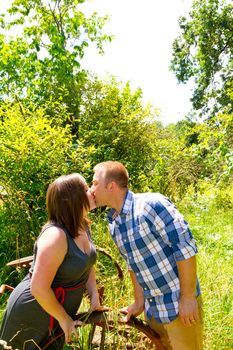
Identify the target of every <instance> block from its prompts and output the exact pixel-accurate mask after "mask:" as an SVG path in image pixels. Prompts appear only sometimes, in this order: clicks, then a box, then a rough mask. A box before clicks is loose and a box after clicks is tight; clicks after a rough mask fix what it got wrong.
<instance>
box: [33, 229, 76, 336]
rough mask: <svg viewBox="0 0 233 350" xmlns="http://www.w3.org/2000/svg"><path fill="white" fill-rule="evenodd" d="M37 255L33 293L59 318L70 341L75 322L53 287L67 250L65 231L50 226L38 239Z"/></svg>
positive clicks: (46, 309)
mask: <svg viewBox="0 0 233 350" xmlns="http://www.w3.org/2000/svg"><path fill="white" fill-rule="evenodd" d="M37 248H38V250H37V256H36V262H35V266H34V271H33V274H32V279H31V293H32V295H33V296H34V297H35V298H36V300H37V301H38V303H39V304H40V305H41V306H42V307H43V309H44V310H45V311H46V312H47V313H48V314H49V315H51V316H53V317H54V318H55V319H57V320H58V322H59V324H60V326H61V328H62V330H63V331H64V333H65V340H66V342H69V341H70V339H71V333H72V332H73V331H75V324H74V321H73V320H72V318H71V317H70V316H69V315H68V314H67V312H66V311H65V309H64V308H63V306H62V305H61V304H60V303H59V302H58V300H57V298H56V296H55V294H54V292H53V290H52V288H51V285H52V282H53V280H54V277H55V275H56V272H57V270H58V268H59V266H60V265H61V263H62V261H63V260H64V257H65V254H66V252H67V239H66V235H65V233H64V232H63V231H62V230H61V229H58V228H57V227H51V228H48V229H47V230H46V231H45V232H44V233H43V234H42V235H41V236H40V238H39V239H38V242H37Z"/></svg>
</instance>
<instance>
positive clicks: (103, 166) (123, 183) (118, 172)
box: [94, 160, 129, 188]
mask: <svg viewBox="0 0 233 350" xmlns="http://www.w3.org/2000/svg"><path fill="white" fill-rule="evenodd" d="M96 170H103V171H104V179H105V184H106V185H107V184H108V183H109V182H111V181H115V182H116V183H117V185H118V186H119V187H121V188H128V182H129V174H128V171H127V169H126V168H125V166H124V165H123V164H122V163H120V162H117V161H113V160H109V161H106V162H102V163H99V164H97V165H96V166H95V167H94V171H96Z"/></svg>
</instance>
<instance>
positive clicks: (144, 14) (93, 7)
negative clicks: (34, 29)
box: [0, 0, 192, 124]
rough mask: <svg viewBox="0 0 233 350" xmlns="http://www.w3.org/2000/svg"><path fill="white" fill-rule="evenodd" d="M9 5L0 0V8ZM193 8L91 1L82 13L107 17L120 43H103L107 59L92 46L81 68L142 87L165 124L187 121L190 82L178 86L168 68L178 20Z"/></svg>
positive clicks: (186, 2) (167, 1)
mask: <svg viewBox="0 0 233 350" xmlns="http://www.w3.org/2000/svg"><path fill="white" fill-rule="evenodd" d="M10 2H11V0H0V8H1V9H3V8H4V7H6V6H7V4H9V3H10ZM191 4H192V0H143V1H142V0H87V2H86V3H84V4H82V6H81V7H80V9H81V10H82V8H83V7H84V8H85V13H88V12H89V11H90V12H93V11H97V12H98V14H99V15H101V16H103V15H106V14H108V15H109V16H110V20H109V22H108V23H107V25H106V26H105V32H106V33H108V34H112V35H114V37H115V39H114V40H113V41H112V42H111V43H109V44H105V45H104V48H105V54H104V56H100V55H98V54H97V51H96V49H94V47H92V48H88V49H87V51H86V54H85V59H84V61H83V65H82V67H83V68H87V69H89V70H91V71H92V72H95V73H97V74H98V75H99V76H101V77H104V75H105V74H106V73H110V74H113V75H115V76H116V77H117V78H118V79H119V80H120V81H123V82H127V81H130V82H131V87H132V88H138V87H140V88H141V89H142V91H143V99H144V101H145V102H149V101H150V102H151V103H152V104H153V105H155V106H156V107H158V108H160V110H161V121H162V122H163V123H164V124H167V123H169V122H176V121H178V120H180V119H183V118H184V117H185V115H186V114H187V113H188V112H189V111H190V109H191V103H190V102H189V99H190V98H191V96H192V92H191V84H186V85H183V84H182V85H178V83H177V80H176V78H175V75H174V73H172V72H170V71H169V65H170V60H171V50H172V42H173V40H174V38H175V37H176V36H177V34H178V31H179V26H178V18H179V16H181V15H187V14H188V11H189V9H190V8H191Z"/></svg>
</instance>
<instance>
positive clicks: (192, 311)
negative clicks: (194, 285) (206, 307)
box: [179, 296, 199, 326]
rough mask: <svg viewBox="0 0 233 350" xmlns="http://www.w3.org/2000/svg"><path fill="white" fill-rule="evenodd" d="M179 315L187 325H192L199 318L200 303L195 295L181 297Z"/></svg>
mask: <svg viewBox="0 0 233 350" xmlns="http://www.w3.org/2000/svg"><path fill="white" fill-rule="evenodd" d="M179 316H180V319H181V321H182V323H183V324H184V325H185V326H192V325H193V324H195V323H196V322H197V321H198V320H199V315H198V304H197V299H196V298H195V297H190V298H187V297H184V296H183V297H181V298H180V302H179Z"/></svg>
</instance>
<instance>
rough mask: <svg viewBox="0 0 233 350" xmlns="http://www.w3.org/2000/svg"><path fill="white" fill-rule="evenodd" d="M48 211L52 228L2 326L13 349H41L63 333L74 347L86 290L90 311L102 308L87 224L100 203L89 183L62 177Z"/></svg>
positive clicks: (39, 244)
mask: <svg viewBox="0 0 233 350" xmlns="http://www.w3.org/2000/svg"><path fill="white" fill-rule="evenodd" d="M46 206H47V211H48V222H47V223H46V224H45V226H44V227H43V229H42V231H41V233H40V235H39V237H38V239H37V241H36V243H35V246H34V259H33V263H32V266H31V268H30V271H29V274H28V275H27V276H26V277H25V278H24V279H23V281H21V283H20V284H19V285H18V286H17V287H16V288H15V289H14V291H13V292H12V293H11V296H10V298H9V301H8V305H7V310H6V312H5V315H4V319H3V323H2V326H1V332H0V339H2V340H4V341H6V342H7V345H10V346H11V347H12V348H13V349H19V350H32V349H35V348H38V347H40V348H41V347H42V346H43V344H44V343H46V342H47V341H48V340H49V339H50V338H51V337H53V336H54V334H55V333H56V331H57V330H59V329H60V328H61V329H62V330H63V332H64V334H65V341H66V342H70V340H71V334H72V332H75V321H73V319H72V317H71V316H72V315H73V314H75V313H76V312H77V310H78V308H79V306H80V304H81V301H82V297H83V293H84V291H85V290H86V289H87V291H88V293H89V295H90V298H91V309H97V308H99V307H100V302H99V296H98V292H97V288H96V279H95V271H94V267H93V265H94V263H95V260H96V251H95V247H94V245H93V243H92V241H91V237H90V231H89V222H88V219H87V213H88V210H90V209H92V208H94V207H95V202H94V199H93V197H92V195H91V193H90V191H89V190H88V187H87V184H86V182H85V180H84V178H83V177H82V176H81V175H79V174H70V175H66V176H61V177H59V178H58V179H57V180H55V181H54V182H53V183H52V184H51V185H50V186H49V188H48V190H47V196H46ZM56 345H57V347H56V348H58V349H60V348H62V346H63V344H61V343H60V344H56Z"/></svg>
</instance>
